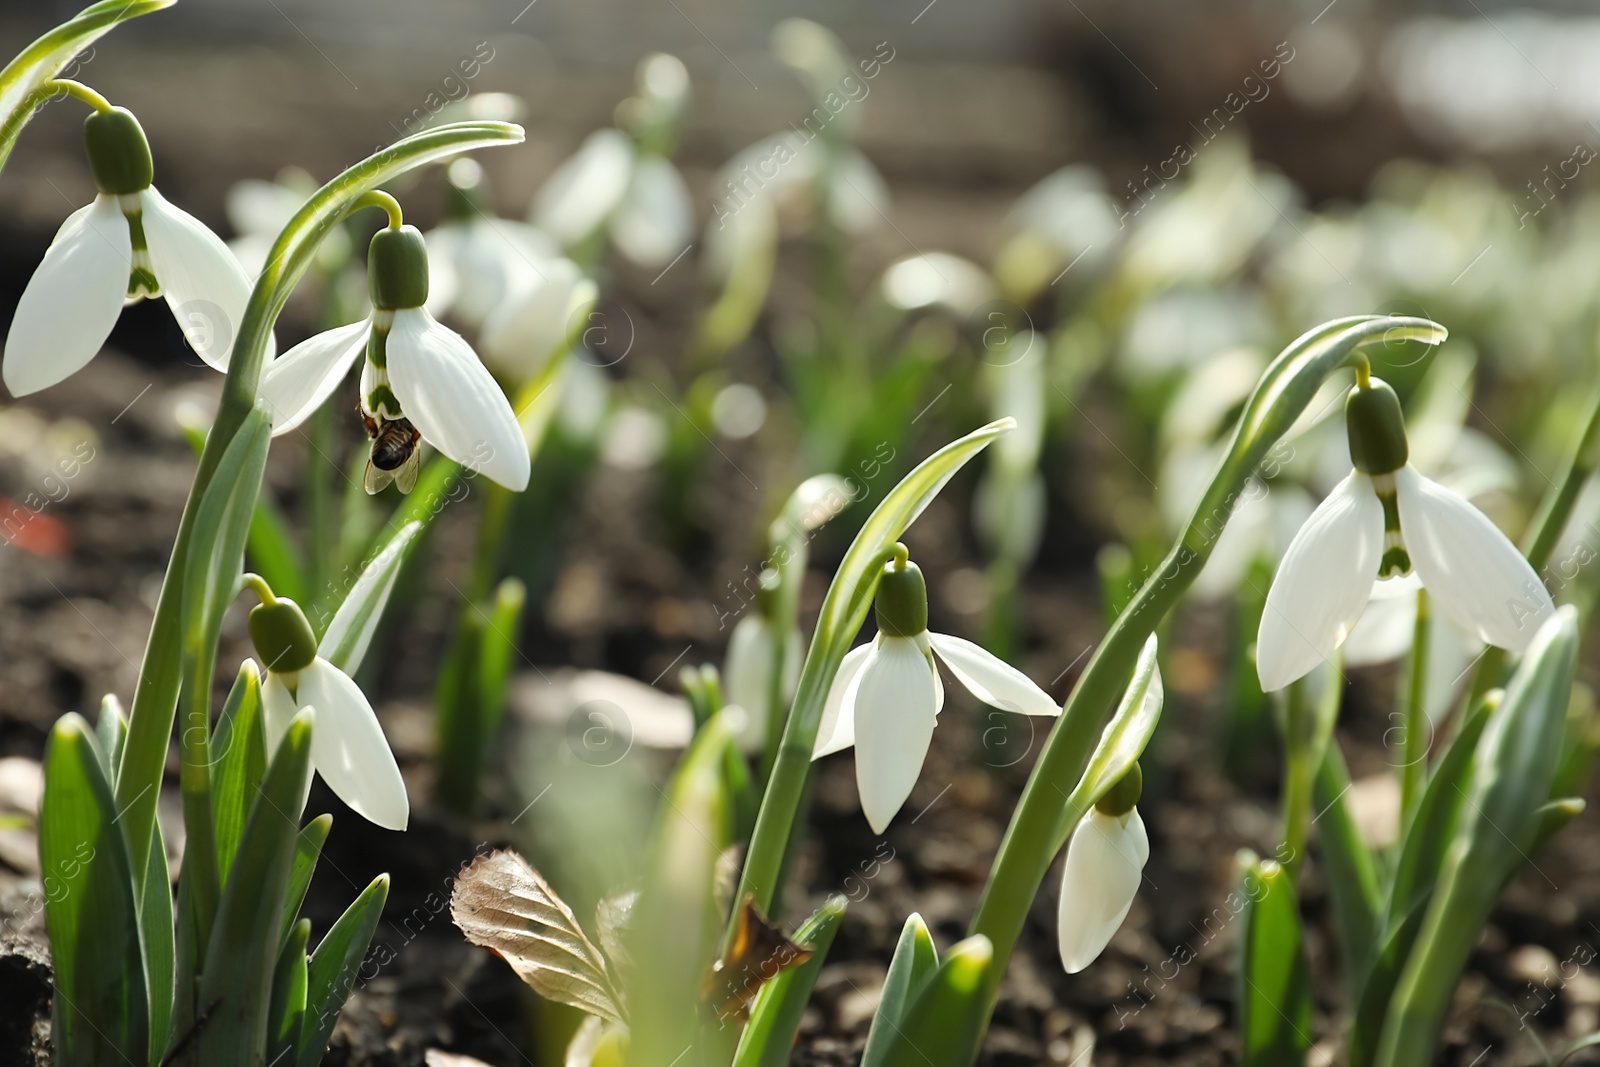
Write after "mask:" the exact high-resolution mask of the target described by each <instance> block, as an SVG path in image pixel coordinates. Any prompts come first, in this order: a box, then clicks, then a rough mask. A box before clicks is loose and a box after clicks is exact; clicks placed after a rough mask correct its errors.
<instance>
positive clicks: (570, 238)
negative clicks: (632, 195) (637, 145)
mask: <svg viewBox="0 0 1600 1067" xmlns="http://www.w3.org/2000/svg"><path fill="white" fill-rule="evenodd" d="M632 170H633V142H632V141H631V140H629V138H628V135H627V134H625V133H623V132H622V131H621V130H609V129H607V130H596V131H595V132H594V133H592V134H590V135H589V139H588V140H587V141H584V142H583V147H581V148H579V149H578V151H577V152H576V153H575V154H574V155H573V156H572V158H571V159H569V160H567V161H566V162H565V163H563V164H561V166H559V167H557V168H556V170H555V173H554V174H552V175H550V178H549V180H548V181H546V182H545V183H544V187H543V188H541V189H540V190H539V195H538V197H537V198H536V199H535V200H534V205H533V218H532V219H531V220H530V221H532V222H533V224H534V225H535V226H537V227H539V228H540V229H541V230H543V231H544V232H545V233H548V234H549V235H550V236H552V237H554V238H555V239H556V240H558V241H560V242H561V243H562V244H563V245H567V246H571V245H573V244H575V243H576V242H578V241H581V240H583V238H585V237H587V236H589V234H591V233H593V232H594V229H595V227H597V226H599V225H600V224H601V223H602V222H604V221H605V219H606V217H607V216H609V215H610V214H611V212H613V211H614V210H616V207H617V205H618V204H620V203H621V202H622V198H623V196H624V195H625V194H626V193H627V191H628V176H629V174H630V173H631V172H632Z"/></svg>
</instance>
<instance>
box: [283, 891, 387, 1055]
mask: <svg viewBox="0 0 1600 1067" xmlns="http://www.w3.org/2000/svg"><path fill="white" fill-rule="evenodd" d="M388 899H389V876H388V875H387V874H380V875H378V877H376V878H374V879H373V880H372V883H371V884H370V885H368V886H367V888H365V889H363V890H362V891H361V895H360V896H358V897H356V899H355V900H354V901H352V902H351V904H350V906H349V907H348V908H346V909H345V911H344V914H343V915H341V916H339V920H338V921H337V922H335V923H334V924H333V927H332V929H330V930H329V931H328V933H327V936H326V937H324V938H323V939H322V941H321V942H320V943H318V945H317V950H316V951H315V952H313V953H312V954H311V965H310V968H309V970H308V972H307V978H306V1015H305V1022H304V1024H303V1025H302V1026H301V1029H300V1059H299V1067H316V1065H317V1064H318V1063H320V1062H322V1053H323V1052H324V1050H326V1049H327V1047H328V1038H329V1037H330V1036H331V1035H332V1034H333V1027H334V1024H336V1023H337V1022H338V1021H339V1013H340V1012H341V1011H343V1010H344V1002H345V998H347V997H349V996H350V990H351V989H352V988H354V986H355V983H356V980H357V979H358V978H359V977H360V976H361V961H362V959H363V958H364V957H365V956H366V954H367V946H368V945H370V944H371V943H372V933H373V931H374V930H376V929H377V928H378V917H379V916H380V915H382V914H383V904H384V901H386V900H388Z"/></svg>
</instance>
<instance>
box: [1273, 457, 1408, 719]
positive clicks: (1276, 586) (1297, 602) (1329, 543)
mask: <svg viewBox="0 0 1600 1067" xmlns="http://www.w3.org/2000/svg"><path fill="white" fill-rule="evenodd" d="M1382 554H1383V505H1382V504H1381V503H1379V501H1378V496H1377V493H1375V492H1374V491H1373V488H1372V480H1371V479H1370V478H1369V477H1368V476H1367V475H1365V474H1362V473H1360V472H1359V471H1352V472H1351V473H1350V476H1349V477H1347V478H1346V479H1345V480H1344V481H1342V482H1340V483H1339V486H1338V488H1336V489H1335V490H1334V491H1333V492H1332V493H1330V494H1329V495H1328V498H1327V499H1326V500H1324V501H1323V502H1322V503H1321V505H1319V506H1318V508H1317V510H1316V511H1314V512H1312V513H1311V518H1309V519H1307V520H1306V524H1305V525H1304V526H1302V527H1300V532H1299V533H1297V534H1295V537H1294V540H1293V541H1292V542H1290V544H1289V550H1288V551H1287V552H1286V553H1284V557H1283V562H1282V563H1281V564H1280V565H1279V566H1278V573H1277V575H1276V576H1275V577H1274V578H1273V580H1272V589H1271V590H1270V591H1269V592H1268V593H1267V603H1266V609H1265V610H1264V611H1263V612H1262V614H1261V630H1260V635H1259V637H1258V638H1257V640H1256V671H1257V673H1258V675H1259V676H1260V679H1261V688H1262V689H1264V690H1266V691H1267V692H1272V691H1273V690H1276V689H1282V688H1283V687H1284V686H1286V685H1288V684H1289V683H1290V682H1292V681H1294V680H1295V679H1296V678H1300V677H1302V676H1303V675H1305V674H1306V673H1307V672H1308V671H1310V670H1311V668H1313V667H1315V666H1316V665H1317V664H1318V663H1321V662H1322V661H1323V660H1325V659H1326V658H1327V657H1328V656H1329V655H1330V654H1332V652H1333V651H1334V650H1335V649H1337V648H1338V647H1339V646H1340V644H1342V643H1343V642H1344V639H1345V637H1346V636H1347V635H1348V634H1349V633H1350V629H1351V627H1353V626H1355V624H1356V620H1357V619H1358V618H1360V616H1361V610H1362V608H1364V607H1365V606H1366V603H1367V598H1368V596H1369V595H1370V594H1371V592H1372V582H1373V579H1374V578H1376V577H1377V573H1378V561H1379V559H1380V558H1381V556H1382Z"/></svg>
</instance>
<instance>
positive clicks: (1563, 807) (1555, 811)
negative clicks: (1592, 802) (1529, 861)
mask: <svg viewBox="0 0 1600 1067" xmlns="http://www.w3.org/2000/svg"><path fill="white" fill-rule="evenodd" d="M1586 806H1587V801H1585V800H1584V799H1583V798H1582V797H1563V798H1561V799H1560V800H1552V801H1551V802H1550V803H1548V804H1546V805H1545V806H1544V807H1542V808H1540V809H1539V826H1538V828H1537V829H1536V830H1534V832H1533V846H1532V847H1531V848H1529V849H1528V855H1530V856H1531V855H1533V854H1534V853H1536V852H1538V851H1539V850H1540V849H1541V848H1543V847H1544V846H1545V845H1547V844H1548V843H1549V842H1550V839H1551V838H1552V837H1554V836H1556V834H1558V833H1560V832H1561V829H1562V827H1564V826H1566V825H1567V823H1569V822H1571V821H1572V820H1573V819H1576V818H1577V817H1578V816H1579V815H1582V814H1583V809H1584V808H1585V807H1586Z"/></svg>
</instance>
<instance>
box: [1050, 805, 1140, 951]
mask: <svg viewBox="0 0 1600 1067" xmlns="http://www.w3.org/2000/svg"><path fill="white" fill-rule="evenodd" d="M1149 858H1150V841H1149V838H1148V837H1147V836H1146V835H1145V830H1144V822H1143V820H1141V819H1140V818H1139V809H1137V808H1135V809H1133V810H1132V811H1130V812H1128V814H1127V816H1126V817H1125V818H1119V817H1117V816H1115V815H1106V814H1104V813H1102V812H1101V811H1100V810H1099V809H1098V808H1096V809H1092V810H1090V812H1089V815H1088V817H1087V818H1085V819H1084V820H1083V821H1082V822H1080V823H1079V824H1078V829H1077V830H1076V831H1075V832H1074V833H1073V835H1072V843H1071V844H1069V845H1068V846H1067V862H1066V867H1065V868H1064V869H1063V871H1062V874H1061V902H1060V907H1059V909H1058V911H1057V917H1056V923H1057V937H1058V938H1059V941H1060V948H1061V965H1062V966H1063V967H1065V968H1066V969H1067V973H1068V974H1077V973H1078V972H1079V971H1081V970H1083V969H1084V968H1085V967H1087V966H1089V964H1091V963H1093V962H1094V961H1095V960H1096V959H1097V958H1098V957H1099V955H1100V953H1101V952H1103V951H1105V947H1106V945H1107V944H1108V943H1109V942H1110V941H1111V935H1112V934H1115V933H1116V932H1117V927H1119V926H1121V925H1122V920H1123V919H1125V918H1127V916H1128V909H1129V908H1131V907H1132V906H1133V897H1134V894H1135V893H1137V892H1138V891H1139V882H1140V880H1141V878H1142V877H1143V871H1144V864H1145V861H1146V860H1147V859H1149Z"/></svg>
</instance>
